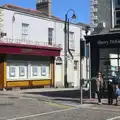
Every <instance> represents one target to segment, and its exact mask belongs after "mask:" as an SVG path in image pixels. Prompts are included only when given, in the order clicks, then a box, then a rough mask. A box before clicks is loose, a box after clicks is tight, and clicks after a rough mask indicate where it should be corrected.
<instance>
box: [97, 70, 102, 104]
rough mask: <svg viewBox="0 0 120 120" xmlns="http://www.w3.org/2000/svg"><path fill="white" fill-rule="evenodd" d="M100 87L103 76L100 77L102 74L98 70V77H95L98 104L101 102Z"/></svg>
mask: <svg viewBox="0 0 120 120" xmlns="http://www.w3.org/2000/svg"><path fill="white" fill-rule="evenodd" d="M102 89H103V78H102V74H101V73H100V72H99V73H98V77H97V79H96V93H97V97H98V104H99V105H101V104H102V103H101V96H102Z"/></svg>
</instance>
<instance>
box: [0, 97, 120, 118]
mask: <svg viewBox="0 0 120 120" xmlns="http://www.w3.org/2000/svg"><path fill="white" fill-rule="evenodd" d="M118 116H120V107H116V106H107V105H101V106H99V105H90V106H89V105H83V106H80V105H77V106H74V107H71V106H67V105H62V104H59V103H49V102H45V101H39V100H37V99H36V100H35V99H28V98H21V99H20V98H7V97H2V96H1V97H0V120H120V117H118ZM111 118H113V119H111Z"/></svg>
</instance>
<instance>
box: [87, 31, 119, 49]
mask: <svg viewBox="0 0 120 120" xmlns="http://www.w3.org/2000/svg"><path fill="white" fill-rule="evenodd" d="M85 39H86V43H90V44H91V45H92V46H96V47H119V46H120V33H118V32H111V33H108V34H96V35H88V36H85Z"/></svg>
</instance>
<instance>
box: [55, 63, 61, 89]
mask: <svg viewBox="0 0 120 120" xmlns="http://www.w3.org/2000/svg"><path fill="white" fill-rule="evenodd" d="M55 86H56V87H62V86H63V81H62V64H61V63H56V67H55Z"/></svg>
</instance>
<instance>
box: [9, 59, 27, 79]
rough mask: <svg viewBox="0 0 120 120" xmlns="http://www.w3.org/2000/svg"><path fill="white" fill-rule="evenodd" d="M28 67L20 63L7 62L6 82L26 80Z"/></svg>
mask: <svg viewBox="0 0 120 120" xmlns="http://www.w3.org/2000/svg"><path fill="white" fill-rule="evenodd" d="M27 69H28V66H27V64H26V63H25V64H24V63H21V62H16V61H14V62H7V80H8V81H9V80H10V81H11V80H24V79H25V80H26V79H28V73H27Z"/></svg>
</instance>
